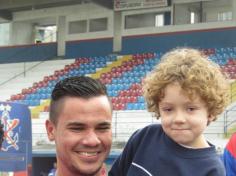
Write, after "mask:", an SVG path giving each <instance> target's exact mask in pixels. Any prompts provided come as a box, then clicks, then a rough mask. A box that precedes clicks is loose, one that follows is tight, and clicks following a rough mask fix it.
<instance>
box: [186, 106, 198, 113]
mask: <svg viewBox="0 0 236 176" xmlns="http://www.w3.org/2000/svg"><path fill="white" fill-rule="evenodd" d="M196 109H197V108H196V107H188V108H187V111H190V112H191V111H195V110H196Z"/></svg>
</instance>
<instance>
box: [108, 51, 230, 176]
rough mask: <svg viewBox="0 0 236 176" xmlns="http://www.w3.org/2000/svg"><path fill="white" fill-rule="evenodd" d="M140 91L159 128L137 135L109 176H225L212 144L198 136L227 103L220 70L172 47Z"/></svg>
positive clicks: (226, 86)
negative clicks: (159, 120)
mask: <svg viewBox="0 0 236 176" xmlns="http://www.w3.org/2000/svg"><path fill="white" fill-rule="evenodd" d="M143 91H144V97H145V99H146V101H147V107H148V110H149V111H150V112H154V113H155V114H156V117H157V118H159V117H160V119H161V125H159V124H152V125H149V126H147V127H145V128H143V129H141V130H138V131H136V132H135V133H134V134H133V135H132V136H131V138H130V139H129V141H128V143H127V145H126V147H125V149H124V151H123V152H122V154H121V155H120V156H119V157H118V159H117V160H116V161H115V163H114V165H113V167H112V168H111V170H110V172H109V176H146V175H147V176H224V175H225V170H224V166H223V163H222V162H221V160H220V158H219V156H218V155H217V152H216V149H215V146H213V145H212V144H211V143H209V142H208V141H207V140H206V139H205V137H204V135H203V132H204V130H205V129H206V127H207V126H208V125H209V124H210V122H212V121H214V120H216V118H217V115H219V114H220V113H222V111H223V110H224V107H225V106H226V105H227V103H228V100H229V96H228V95H229V84H228V82H227V80H226V79H225V77H224V75H223V74H222V73H221V71H220V68H219V66H218V65H216V64H214V63H213V62H211V61H209V60H208V59H207V57H206V56H204V55H203V54H202V53H201V52H200V51H198V50H195V49H188V48H183V49H176V50H173V51H171V52H169V53H167V54H166V55H164V56H163V58H162V61H161V63H160V64H158V65H157V66H156V68H155V69H154V70H153V72H151V73H150V75H148V76H147V77H146V79H145V80H144V85H143Z"/></svg>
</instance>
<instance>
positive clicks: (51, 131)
mask: <svg viewBox="0 0 236 176" xmlns="http://www.w3.org/2000/svg"><path fill="white" fill-rule="evenodd" d="M45 126H46V130H47V134H48V139H49V140H50V141H54V140H55V135H54V133H55V130H56V129H55V128H56V127H55V125H54V123H52V122H51V121H50V120H46V122H45Z"/></svg>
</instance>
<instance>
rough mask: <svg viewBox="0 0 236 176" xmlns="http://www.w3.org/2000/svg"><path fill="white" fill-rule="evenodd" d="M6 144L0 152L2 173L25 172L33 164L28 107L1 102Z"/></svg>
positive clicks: (0, 169) (0, 109) (4, 143)
mask: <svg viewBox="0 0 236 176" xmlns="http://www.w3.org/2000/svg"><path fill="white" fill-rule="evenodd" d="M0 120H1V123H2V124H3V125H4V142H3V144H2V148H1V151H0V171H5V172H16V171H25V170H27V166H28V165H30V164H31V162H32V132H31V131H32V130H31V117H30V111H29V109H28V106H26V105H24V104H18V103H10V102H0Z"/></svg>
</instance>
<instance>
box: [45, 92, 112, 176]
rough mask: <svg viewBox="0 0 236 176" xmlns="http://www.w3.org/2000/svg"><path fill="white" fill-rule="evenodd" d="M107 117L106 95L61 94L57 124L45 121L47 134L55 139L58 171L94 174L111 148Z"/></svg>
mask: <svg viewBox="0 0 236 176" xmlns="http://www.w3.org/2000/svg"><path fill="white" fill-rule="evenodd" d="M111 120H112V110H111V105H110V102H109V100H108V98H107V97H106V96H98V97H94V98H89V99H83V98H77V97H67V98H65V100H64V102H63V108H62V109H61V113H60V114H59V116H58V122H57V124H56V125H55V124H53V123H52V122H50V121H47V122H46V128H47V132H48V137H49V139H50V140H52V141H53V140H54V141H55V143H56V151H57V168H58V170H59V171H58V172H60V171H61V172H63V173H61V174H64V175H97V173H98V172H99V170H100V169H101V167H102V165H103V162H104V161H105V159H106V157H107V156H108V154H109V151H110V148H111V143H112V130H111Z"/></svg>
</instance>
